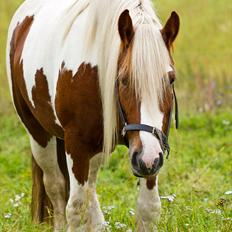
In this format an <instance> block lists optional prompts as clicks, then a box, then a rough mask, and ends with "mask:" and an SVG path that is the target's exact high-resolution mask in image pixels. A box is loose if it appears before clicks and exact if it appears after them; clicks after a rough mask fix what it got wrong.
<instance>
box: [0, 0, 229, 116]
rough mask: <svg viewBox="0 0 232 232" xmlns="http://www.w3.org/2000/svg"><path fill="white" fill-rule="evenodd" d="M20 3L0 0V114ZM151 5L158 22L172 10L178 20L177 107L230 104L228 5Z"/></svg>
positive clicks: (192, 1) (199, 1) (204, 1)
mask: <svg viewBox="0 0 232 232" xmlns="http://www.w3.org/2000/svg"><path fill="white" fill-rule="evenodd" d="M21 2H22V0H1V1H0V46H1V47H0V106H1V107H0V112H8V111H11V109H12V107H10V98H9V90H8V85H7V81H6V72H5V43H6V35H7V28H8V25H9V21H10V19H11V17H12V14H13V12H14V11H15V9H16V8H17V6H18V5H19V4H20V3H21ZM154 3H155V6H156V9H157V14H158V15H159V16H160V18H161V20H162V22H163V23H165V21H166V20H167V18H168V17H169V15H170V13H171V11H173V10H175V11H177V12H178V14H179V15H180V18H181V30H180V34H179V36H178V38H177V41H176V43H175V48H174V58H175V63H176V67H177V71H178V81H177V84H176V85H177V88H178V91H177V92H178V95H179V99H180V101H181V108H183V110H184V111H188V112H189V111H196V110H200V111H209V110H213V109H214V108H215V107H223V106H224V107H226V106H229V104H230V106H231V102H232V98H231V92H232V50H231V48H232V4H231V1H230V0H220V1H218V0H188V1H186V0H154ZM190 103H191V104H190Z"/></svg>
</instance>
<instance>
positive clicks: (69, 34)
mask: <svg viewBox="0 0 232 232" xmlns="http://www.w3.org/2000/svg"><path fill="white" fill-rule="evenodd" d="M87 7H88V1H85V0H84V1H74V0H58V1H57V0H49V1H45V0H28V1H25V2H24V3H23V4H22V5H21V6H20V7H19V9H18V10H17V12H16V13H15V15H14V17H13V19H12V21H11V24H10V27H9V33H8V44H7V70H8V78H9V82H10V87H11V91H12V88H13V82H14V79H17V80H16V82H17V83H18V84H19V85H21V84H20V83H23V84H22V85H21V86H19V92H21V93H22V92H23V93H24V94H22V95H25V96H22V98H24V100H25V102H26V103H27V105H28V106H29V108H30V110H31V111H32V113H33V115H34V116H35V117H37V119H38V121H40V123H42V125H43V127H46V128H50V127H52V132H54V134H55V135H60V136H62V133H61V129H60V128H59V126H60V123H59V120H58V118H57V115H56V110H55V98H56V88H57V82H58V78H59V73H60V70H61V69H62V67H64V65H65V68H66V69H68V70H71V71H73V73H74V74H75V73H76V72H77V70H78V68H79V66H80V65H81V63H83V62H84V60H83V50H84V47H83V44H84V41H85V35H86V28H85V25H86V19H87V17H86V16H87V10H86V9H87ZM19 69H20V70H19ZM13 91H14V90H13ZM12 95H13V93H12ZM14 104H17V102H16V101H15V97H14ZM16 108H17V107H16ZM41 112H42V113H41ZM18 113H19V112H18ZM42 114H44V116H43V115H42ZM46 114H47V115H46ZM48 118H50V119H51V120H49V121H48V120H47V119H48ZM51 125H52V126H51ZM54 130H55V131H54Z"/></svg>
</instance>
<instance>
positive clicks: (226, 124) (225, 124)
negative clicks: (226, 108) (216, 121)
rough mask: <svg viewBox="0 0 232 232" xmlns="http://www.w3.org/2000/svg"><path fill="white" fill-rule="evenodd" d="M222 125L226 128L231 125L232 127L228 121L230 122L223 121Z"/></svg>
mask: <svg viewBox="0 0 232 232" xmlns="http://www.w3.org/2000/svg"><path fill="white" fill-rule="evenodd" d="M222 124H223V125H224V126H229V125H230V121H228V120H223V121H222Z"/></svg>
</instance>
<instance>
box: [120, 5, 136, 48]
mask: <svg viewBox="0 0 232 232" xmlns="http://www.w3.org/2000/svg"><path fill="white" fill-rule="evenodd" d="M118 31H119V35H120V38H121V40H122V43H123V45H124V46H125V47H128V45H129V44H130V42H131V40H132V39H133V37H134V28H133V23H132V20H131V17H130V15H129V10H125V11H123V12H122V14H121V15H120V17H119V21H118Z"/></svg>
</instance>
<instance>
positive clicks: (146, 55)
mask: <svg viewBox="0 0 232 232" xmlns="http://www.w3.org/2000/svg"><path fill="white" fill-rule="evenodd" d="M89 7H90V10H89V14H90V15H89V19H90V21H89V25H87V26H88V28H89V31H88V37H87V41H86V43H87V46H86V48H88V51H87V53H88V52H90V51H91V50H94V49H96V48H94V46H98V48H97V49H98V57H97V60H98V70H99V83H100V89H101V96H102V104H103V118H104V144H103V151H104V153H105V154H106V155H108V154H110V152H111V151H112V149H113V147H114V145H115V141H116V137H117V128H118V127H117V108H116V103H115V94H114V87H115V86H114V85H115V80H116V78H117V75H118V73H117V72H118V70H117V68H118V67H117V65H118V58H119V52H120V44H121V41H120V37H119V33H118V20H119V17H120V15H121V13H122V12H123V11H124V10H126V9H128V10H129V13H130V16H131V19H132V22H133V26H134V30H135V35H134V39H133V42H132V46H133V47H132V57H131V67H128V68H130V70H131V73H130V74H131V75H130V76H131V82H132V83H133V85H134V87H135V91H136V95H137V97H138V98H139V99H141V100H143V102H145V103H146V104H148V106H149V109H151V110H150V113H151V114H152V105H154V102H155V103H156V104H157V101H158V99H162V96H163V91H164V82H165V80H166V79H167V78H165V76H166V74H167V68H168V66H169V65H170V58H169V54H168V51H167V49H166V46H165V44H164V41H163V39H162V36H161V33H160V29H161V28H162V27H161V24H160V22H159V19H158V17H157V16H156V14H155V11H154V9H153V8H152V4H151V1H150V0H92V1H90V5H89ZM99 46H100V47H99Z"/></svg>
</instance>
